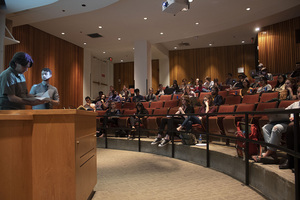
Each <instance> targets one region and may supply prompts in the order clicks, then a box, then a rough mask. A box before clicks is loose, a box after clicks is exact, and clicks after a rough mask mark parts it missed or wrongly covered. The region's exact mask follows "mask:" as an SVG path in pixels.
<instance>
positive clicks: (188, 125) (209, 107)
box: [177, 95, 217, 132]
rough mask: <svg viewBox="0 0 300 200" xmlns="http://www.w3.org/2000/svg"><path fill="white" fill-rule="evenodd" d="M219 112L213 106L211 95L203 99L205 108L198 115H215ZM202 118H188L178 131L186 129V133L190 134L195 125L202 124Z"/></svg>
mask: <svg viewBox="0 0 300 200" xmlns="http://www.w3.org/2000/svg"><path fill="white" fill-rule="evenodd" d="M216 111H217V107H215V106H213V99H212V96H211V95H205V96H204V99H203V106H202V107H201V108H200V110H199V113H198V114H204V113H214V112H216ZM202 118H203V117H202V116H196V115H194V116H188V117H186V118H185V120H184V121H183V123H182V124H181V125H180V126H179V127H178V128H177V131H181V130H182V129H183V128H184V127H185V131H186V132H190V131H191V129H192V125H193V124H202Z"/></svg>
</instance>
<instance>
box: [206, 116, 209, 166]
mask: <svg viewBox="0 0 300 200" xmlns="http://www.w3.org/2000/svg"><path fill="white" fill-rule="evenodd" d="M208 121H209V116H208V115H207V114H206V167H210V152H209V122H208Z"/></svg>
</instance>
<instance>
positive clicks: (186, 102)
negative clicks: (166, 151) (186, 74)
mask: <svg viewBox="0 0 300 200" xmlns="http://www.w3.org/2000/svg"><path fill="white" fill-rule="evenodd" d="M181 103H182V105H181V107H179V108H178V111H177V112H176V113H175V115H180V114H183V115H184V114H191V113H194V108H193V106H192V105H191V103H190V98H189V96H186V95H185V96H182V97H181ZM186 117H187V116H176V117H174V118H173V119H172V117H165V118H162V120H161V123H160V126H159V130H158V134H157V137H156V138H155V140H154V141H153V142H152V143H151V145H156V144H158V146H159V147H163V146H165V145H167V144H168V143H169V142H170V135H169V131H171V130H170V128H171V127H176V126H177V124H181V123H182V122H184V120H185V118H186ZM172 123H173V124H172ZM166 125H167V133H166V135H165V137H164V138H162V134H163V132H164V129H165V126H166Z"/></svg>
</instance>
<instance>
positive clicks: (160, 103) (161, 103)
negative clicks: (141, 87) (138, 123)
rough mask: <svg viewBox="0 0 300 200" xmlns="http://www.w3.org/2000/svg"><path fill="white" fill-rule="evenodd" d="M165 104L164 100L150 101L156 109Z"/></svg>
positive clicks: (151, 106) (151, 105)
mask: <svg viewBox="0 0 300 200" xmlns="http://www.w3.org/2000/svg"><path fill="white" fill-rule="evenodd" d="M163 105H164V102H163V101H152V102H151V103H150V108H153V109H155V108H162V107H163Z"/></svg>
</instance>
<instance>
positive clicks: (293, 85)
mask: <svg viewBox="0 0 300 200" xmlns="http://www.w3.org/2000/svg"><path fill="white" fill-rule="evenodd" d="M286 80H289V81H290V82H291V84H292V87H291V88H292V91H293V94H297V89H298V86H297V81H296V80H295V79H294V78H287V79H286Z"/></svg>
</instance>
